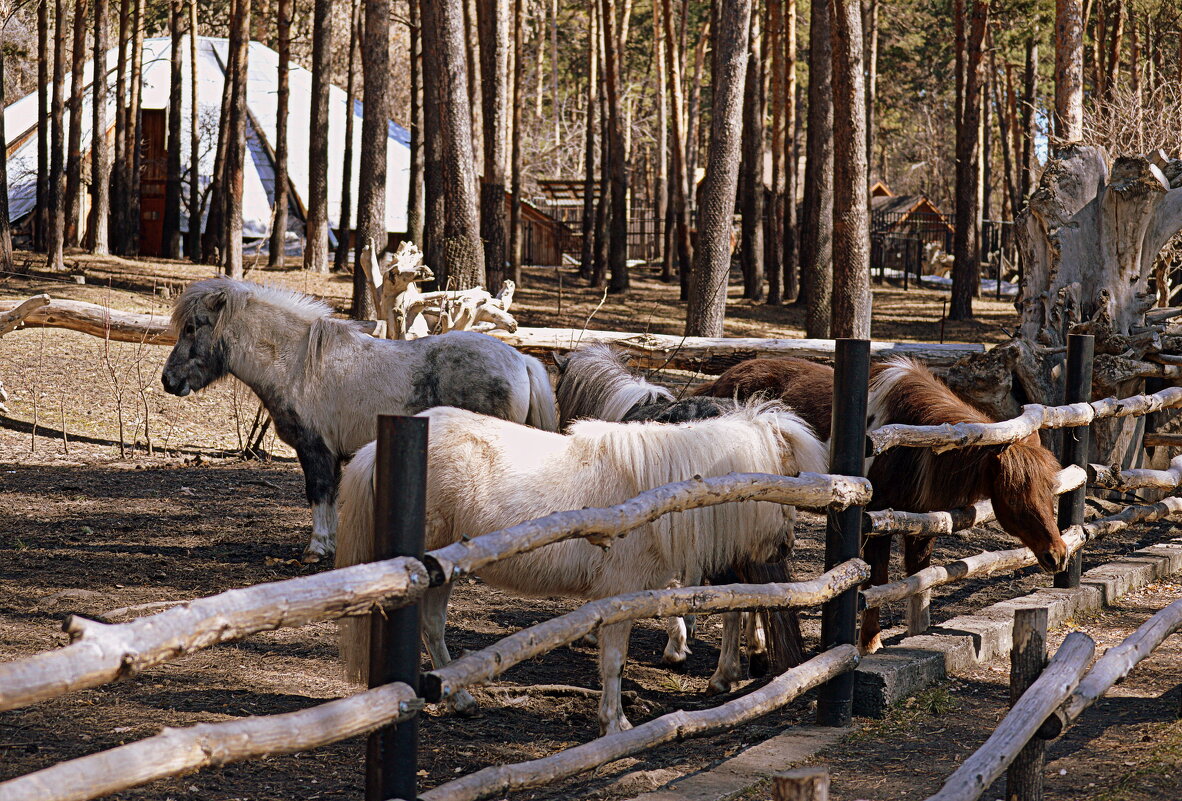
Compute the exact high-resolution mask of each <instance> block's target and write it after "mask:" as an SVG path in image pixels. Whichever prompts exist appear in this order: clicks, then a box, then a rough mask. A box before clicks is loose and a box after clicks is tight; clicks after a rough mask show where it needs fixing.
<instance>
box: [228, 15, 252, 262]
mask: <svg viewBox="0 0 1182 801" xmlns="http://www.w3.org/2000/svg"><path fill="white" fill-rule="evenodd" d="M250 5H251V0H236V2H235V4H234V11H233V13H232V14H231V16H230V53H231V56H230V65H231V68H230V82H231V88H230V93H231V94H230V125H229V131H228V132H227V133H228V136H227V139H226V143H227V147H226V167H225V208H224V214H225V220H224V223H225V234H224V236H225V248H226V250H225V254H224V256H223V259H224V260H223V269H224V271H225V273H226V275H228V276H230V277H231V278H242V272H243V265H242V183H243V173H244V171H245V166H246V86H247V83H246V82H247V70H248V64H247V52H248V51H247V48H248V47H249V45H250V11H251V8H250Z"/></svg>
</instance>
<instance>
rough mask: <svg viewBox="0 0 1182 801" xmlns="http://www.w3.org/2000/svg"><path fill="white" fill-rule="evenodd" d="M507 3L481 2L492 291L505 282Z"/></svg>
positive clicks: (484, 194)
mask: <svg viewBox="0 0 1182 801" xmlns="http://www.w3.org/2000/svg"><path fill="white" fill-rule="evenodd" d="M508 10H509V9H508V0H480V7H479V17H478V18H479V26H478V27H479V31H480V72H481V76H480V91H481V100H482V102H483V104H484V105H483V111H484V113H483V115H482V117H483V123H484V180H483V181H482V182H481V187H480V238H481V239H482V240H483V241H484V271H485V275H486V276H487V277H488V285H489V287H490V288H492V289H493V291H496V289H497V288H498V287H500V285H501V282H502V281H503V280H504V279H505V166H506V165H505V161H506V159H505V140H504V136H503V135H504V132H505V125H506V123H507V122H508V120H507V119H506V114H505V112H506V103H505V78H506V76H507V74H508V72H509V15H508Z"/></svg>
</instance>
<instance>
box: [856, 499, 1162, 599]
mask: <svg viewBox="0 0 1182 801" xmlns="http://www.w3.org/2000/svg"><path fill="white" fill-rule="evenodd" d="M1171 517H1182V498H1174V497H1171V498H1163V499H1162V500H1160V501H1158V502H1157V503H1154V504H1144V505H1140V506H1127V507H1125V508H1124V509H1123V510H1121V511H1120V512H1119V513H1118V514H1115V515H1111V516H1109V517H1102V518H1100V519H1099V520H1093V521H1092V522H1091V523H1085V524H1084V525H1082V526H1078V527H1077V526H1073V527H1072V528H1070V529H1068V530H1066V531H1064V532H1063V540H1064V542H1066V543H1067V550H1068V552H1069V553H1075V552H1076V551H1078V550H1079V549H1080V548H1082V547H1083V546H1084V545H1085V544H1086V543H1089V542H1092V541H1094V540H1100V539H1103V538H1105V537H1107V536H1109V535H1110V534H1115V533H1116V532H1118V531H1123V530H1124V529H1126V528H1128V527H1129V526H1131V525H1133V524H1135V523H1153V522H1156V521H1158V520H1164V519H1166V518H1171ZM1033 564H1037V560H1036V559H1035V558H1034V554H1033V553H1032V552H1031V550H1030V549H1029V548H1014V549H1011V550H1007V551H986V552H985V553H979V554H976V555H975V556H966V557H965V558H964V559H957V560H956V561H955V562H949V563H947V564H944V565H932V566H931V567H925V568H924V569H923V570H920V571H919V572H917V573H913V574H912V575H910V576H908V577H907V578H905V579H903V580H901V581H894V582H891V583H890V584H879V585H878V586H876V587H870V588H868V589H865V590H862V592H861V598H862V605H863V608H865V609H869V608H871V607H875V606H882V605H883V604H884V603H890V602H891V601H901V600H903V599H904V598H910V597H911V596H912V595H916V594H918V593H921V592H924V591H925V590H929V589H931V588H932V587H939V586H940V585H942V584H951V583H952V582H954V581H960V580H961V579H966V578H976V577H980V576H990V575H993V574H995V573H1000V572H1002V571H1008V570H1021V569H1022V568H1024V567H1029V566H1030V565H1033Z"/></svg>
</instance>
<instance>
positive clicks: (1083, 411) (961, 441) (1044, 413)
mask: <svg viewBox="0 0 1182 801" xmlns="http://www.w3.org/2000/svg"><path fill="white" fill-rule="evenodd" d="M1180 406H1182V387H1167V388H1166V389H1163V390H1162V391H1161V392H1157V393H1155V394H1153V395H1133V396H1131V397H1128V398H1120V399H1117V398H1105V399H1103V400H1098V401H1092V402H1091V403H1072V404H1069V405H1067V406H1040V405H1038V404H1029V405H1027V406H1023V407H1022V414H1020V415H1018V416H1017V417H1015V418H1013V419H1012V420H1003V421H1001V422H999V423H944V424H942V425H935V426H909V425H902V424H898V423H896V424H892V425H887V426H883V427H882V428H877V429H875V430H874V431H871V432H870V433H868V434H867V435H866V440H867V446H866V455H867V456H878V455H880V454H882V453H885V452H886V451H888V450H890V449H891V448H895V447H899V446H905V447H909V448H931V449H932V450H934V451H935V452H936V453H943V452H944V451H948V450H953V449H955V448H968V447H972V446H974V445H1008V444H1010V443H1013V442H1018V441H1019V440H1022V439H1025V438H1026V437H1028V436H1030V435H1031V434H1033V433H1034V432H1035V431H1039V430H1042V429H1046V428H1068V427H1074V426H1083V425H1088V424H1090V423H1091V422H1092V421H1093V420H1103V419H1107V418H1110V417H1140V416H1142V415H1146V414H1151V413H1153V412H1159V411H1161V410H1162V409H1174V408H1178V407H1180Z"/></svg>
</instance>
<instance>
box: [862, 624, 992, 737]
mask: <svg viewBox="0 0 1182 801" xmlns="http://www.w3.org/2000/svg"><path fill="white" fill-rule="evenodd" d="M924 637H927V638H929V639H930V635H924V636H923V637H908V638H907V639H906V640H904V642H907V643H909V642H910V641H912V640H919V639H924ZM963 639H964V640H965V641H966V645H967V646H968V647H970V648H971V643H969V642H968V638H963ZM945 659H946V656H945V653H944V651H943V650H940V649H925V648H912V647H909V646H902V645H892V646H889V647H887V648H883V649H882V650H881V651H879V652H878V653H875V654H870V655H869V656H867V657H865V658H863V659H862V662H861V664H859V665H858V669H857V670H856V671H854V714H855V715H865V716H868V717H882V716H883V715H884V714H886V711H887V710H888V709H889V708H890V707H891V705H892V704H894V703H896V702H897V701H900V700H902V699H904V698H906V697H908V696H910V695H914V694H915V693H917V692H919V691H920V690H922V689H923V688H925V687H930V686H932V685H933V684H935V683H937V682H940V681H943V680H944V679H945V678H947V676H948V672H947V670H946V669H945Z"/></svg>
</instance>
